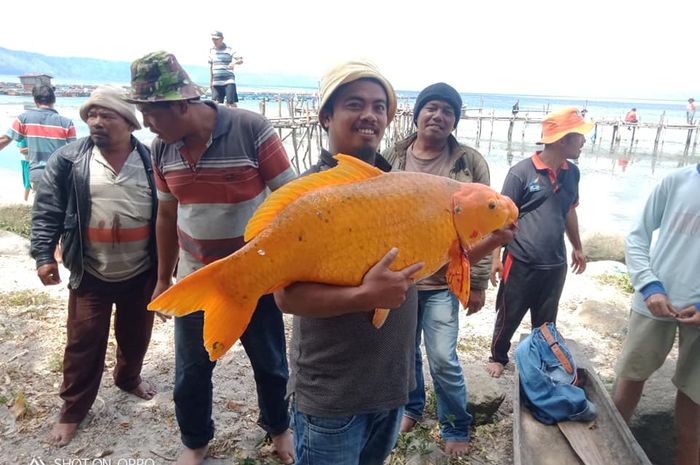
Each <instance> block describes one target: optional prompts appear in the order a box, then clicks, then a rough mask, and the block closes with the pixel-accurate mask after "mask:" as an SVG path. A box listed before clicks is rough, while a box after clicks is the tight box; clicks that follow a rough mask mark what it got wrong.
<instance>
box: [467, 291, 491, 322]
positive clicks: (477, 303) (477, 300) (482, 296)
mask: <svg viewBox="0 0 700 465" xmlns="http://www.w3.org/2000/svg"><path fill="white" fill-rule="evenodd" d="M484 303H486V289H472V290H471V292H469V302H467V316H469V315H473V314H474V313H476V312H478V311H479V310H481V309H482V308H483V307H484Z"/></svg>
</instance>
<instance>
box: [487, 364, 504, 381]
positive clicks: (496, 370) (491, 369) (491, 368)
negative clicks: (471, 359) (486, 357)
mask: <svg viewBox="0 0 700 465" xmlns="http://www.w3.org/2000/svg"><path fill="white" fill-rule="evenodd" d="M504 369H505V366H503V364H502V363H498V362H489V363H488V364H487V365H486V371H487V372H488V374H490V375H491V376H492V377H494V378H500V377H501V375H502V374H503V370H504Z"/></svg>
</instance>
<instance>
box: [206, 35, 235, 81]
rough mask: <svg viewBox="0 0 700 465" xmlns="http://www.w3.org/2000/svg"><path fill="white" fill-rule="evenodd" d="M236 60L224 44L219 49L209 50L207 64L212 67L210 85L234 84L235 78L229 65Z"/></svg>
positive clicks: (233, 53) (229, 48)
mask: <svg viewBox="0 0 700 465" xmlns="http://www.w3.org/2000/svg"><path fill="white" fill-rule="evenodd" d="M236 58H237V56H236V52H234V51H233V49H232V48H231V47H229V46H227V45H226V44H222V47H221V48H216V47H212V48H211V49H210V50H209V64H210V65H211V67H212V78H213V79H212V83H211V84H212V85H213V86H223V85H226V84H235V83H236V76H235V75H234V74H233V70H232V69H230V68H229V65H230V64H231V63H232V62H233V61H234V60H235V59H236Z"/></svg>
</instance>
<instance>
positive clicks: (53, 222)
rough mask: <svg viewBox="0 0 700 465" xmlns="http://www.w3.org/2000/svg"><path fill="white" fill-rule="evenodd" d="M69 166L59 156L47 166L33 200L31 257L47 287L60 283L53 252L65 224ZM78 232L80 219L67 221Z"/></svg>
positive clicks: (53, 158) (38, 274)
mask: <svg viewBox="0 0 700 465" xmlns="http://www.w3.org/2000/svg"><path fill="white" fill-rule="evenodd" d="M69 169H70V164H69V163H67V162H66V161H65V159H64V158H63V157H62V156H60V155H57V154H54V156H52V157H51V158H49V161H48V162H47V163H46V168H45V169H44V175H43V177H42V180H41V182H40V183H39V189H38V190H37V192H36V196H35V198H34V207H33V208H32V232H31V237H30V241H31V250H30V253H31V256H32V258H34V260H35V261H36V268H37V276H39V279H40V280H41V282H42V283H43V284H44V285H45V286H47V285H52V284H58V283H60V282H61V278H60V276H59V271H58V265H57V264H56V260H55V258H54V250H55V249H56V244H58V239H59V237H60V236H61V233H62V232H63V228H64V225H65V224H66V222H67V221H66V209H67V206H68V192H67V188H66V183H67V180H68V176H69V172H68V170H69ZM68 223H69V225H70V227H74V228H77V227H79V226H80V225H79V224H78V218H71V219H69V221H68Z"/></svg>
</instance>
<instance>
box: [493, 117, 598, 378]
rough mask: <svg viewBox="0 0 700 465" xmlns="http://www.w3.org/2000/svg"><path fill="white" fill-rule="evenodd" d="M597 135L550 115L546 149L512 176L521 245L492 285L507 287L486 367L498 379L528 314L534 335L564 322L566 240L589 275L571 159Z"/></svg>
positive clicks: (498, 265)
mask: <svg viewBox="0 0 700 465" xmlns="http://www.w3.org/2000/svg"><path fill="white" fill-rule="evenodd" d="M592 127H593V124H591V123H586V122H585V121H584V119H583V117H582V116H581V114H580V113H579V112H578V110H577V109H576V108H573V107H572V108H565V109H563V110H560V111H557V112H555V113H552V114H550V115H549V116H547V117H546V118H545V119H544V120H543V121H542V139H541V140H540V141H539V142H538V144H544V149H543V150H541V151H537V152H535V154H534V155H533V156H532V157H530V158H528V159H526V160H523V161H521V162H519V163H518V164H516V165H515V166H513V167H512V168H511V169H510V171H509V172H508V174H507V176H506V180H505V182H504V184H503V191H502V193H503V194H504V195H507V196H508V197H510V198H511V199H513V202H515V205H516V206H517V207H518V209H519V210H520V214H519V216H518V232H517V234H516V236H515V239H514V240H513V242H511V243H510V244H508V245H507V246H506V248H505V253H504V255H503V258H502V259H501V256H500V252H501V251H500V249H498V250H496V251H494V256H493V262H492V266H491V282H492V283H493V284H494V285H495V284H496V281H497V278H500V281H501V283H500V286H499V288H498V296H497V298H496V311H497V314H496V323H495V327H494V331H493V338H492V342H491V358H490V361H489V363H488V365H487V367H486V370H487V371H488V372H489V374H491V376H493V377H494V378H498V377H499V376H501V374H502V373H503V370H504V368H505V366H506V364H507V363H508V351H509V350H510V340H511V338H512V337H513V334H515V331H516V330H517V329H518V326H520V322H521V321H522V319H523V317H524V316H525V313H527V311H528V309H529V310H530V319H531V321H532V327H533V328H536V327H539V326H540V325H542V324H543V323H546V322H555V321H556V319H557V310H558V307H559V298H560V297H561V292H562V289H563V288H564V281H565V280H566V271H567V264H566V246H565V244H564V233H566V236H567V237H568V238H569V242H571V245H572V246H573V250H572V251H571V268H572V270H573V272H574V273H577V274H578V273H582V272H583V271H584V270H585V269H586V259H585V257H584V255H583V250H582V248H581V239H580V236H579V228H578V216H577V215H576V206H577V205H578V184H579V179H580V177H581V175H580V173H579V170H578V168H577V167H576V165H575V164H573V163H568V162H567V159H570V160H576V159H578V157H579V156H580V155H581V148H582V147H583V144H584V143H585V142H586V138H585V137H584V134H587V133H588V132H589V131H590V130H591V129H592Z"/></svg>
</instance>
